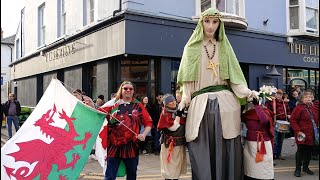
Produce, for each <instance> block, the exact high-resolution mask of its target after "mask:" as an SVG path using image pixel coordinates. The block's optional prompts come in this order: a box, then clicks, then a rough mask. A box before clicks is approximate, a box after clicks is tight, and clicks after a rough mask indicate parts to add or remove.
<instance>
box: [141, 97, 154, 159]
mask: <svg viewBox="0 0 320 180" xmlns="http://www.w3.org/2000/svg"><path fill="white" fill-rule="evenodd" d="M141 103H142V105H143V106H144V107H145V108H146V110H147V111H148V113H149V114H151V107H150V105H149V98H148V97H147V96H143V97H142V98H141ZM143 131H144V126H141V130H140V133H143ZM151 136H152V135H151V131H150V132H149V133H148V135H147V137H146V140H145V141H140V144H139V146H140V151H141V153H142V154H145V155H148V154H149V151H150V149H148V150H147V149H146V147H147V143H150V141H151ZM152 149H153V147H152Z"/></svg>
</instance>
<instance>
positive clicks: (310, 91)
mask: <svg viewBox="0 0 320 180" xmlns="http://www.w3.org/2000/svg"><path fill="white" fill-rule="evenodd" d="M304 92H305V93H307V94H309V95H310V98H311V102H312V103H311V105H312V106H314V108H315V109H316V110H317V111H316V112H317V113H318V117H319V100H316V99H315V98H314V93H315V92H314V90H313V89H306V90H305V91H304ZM318 126H319V124H318ZM318 156H319V145H314V147H313V150H312V159H313V160H319V157H318Z"/></svg>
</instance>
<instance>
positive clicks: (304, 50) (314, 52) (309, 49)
mask: <svg viewBox="0 0 320 180" xmlns="http://www.w3.org/2000/svg"><path fill="white" fill-rule="evenodd" d="M289 48H290V53H292V54H302V55H306V56H304V57H303V61H304V62H306V63H319V46H307V45H305V44H296V43H289Z"/></svg>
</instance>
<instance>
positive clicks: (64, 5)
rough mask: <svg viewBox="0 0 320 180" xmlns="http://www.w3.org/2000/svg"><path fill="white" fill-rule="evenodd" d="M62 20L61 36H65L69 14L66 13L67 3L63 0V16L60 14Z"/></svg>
mask: <svg viewBox="0 0 320 180" xmlns="http://www.w3.org/2000/svg"><path fill="white" fill-rule="evenodd" d="M60 18H61V26H60V28H61V35H62V36H63V35H65V34H66V30H67V29H66V28H67V12H66V1H65V0H61V14H60Z"/></svg>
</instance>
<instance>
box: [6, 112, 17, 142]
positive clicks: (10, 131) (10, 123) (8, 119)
mask: <svg viewBox="0 0 320 180" xmlns="http://www.w3.org/2000/svg"><path fill="white" fill-rule="evenodd" d="M12 122H13V125H14V128H15V129H16V132H17V131H18V130H19V119H18V117H17V116H7V124H8V134H9V138H11V137H12Z"/></svg>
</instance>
